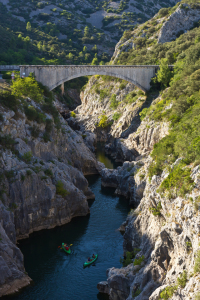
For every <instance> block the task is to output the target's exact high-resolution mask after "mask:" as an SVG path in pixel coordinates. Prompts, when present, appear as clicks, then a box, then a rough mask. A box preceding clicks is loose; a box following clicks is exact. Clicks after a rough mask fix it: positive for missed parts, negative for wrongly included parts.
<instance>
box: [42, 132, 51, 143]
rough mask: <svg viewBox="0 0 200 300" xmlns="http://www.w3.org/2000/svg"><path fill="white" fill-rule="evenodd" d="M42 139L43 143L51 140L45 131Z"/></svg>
mask: <svg viewBox="0 0 200 300" xmlns="http://www.w3.org/2000/svg"><path fill="white" fill-rule="evenodd" d="M43 140H44V142H45V143H47V142H49V141H50V140H51V138H50V135H49V133H48V132H47V131H45V132H44V134H43Z"/></svg>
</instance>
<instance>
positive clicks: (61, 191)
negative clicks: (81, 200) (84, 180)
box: [56, 180, 69, 197]
mask: <svg viewBox="0 0 200 300" xmlns="http://www.w3.org/2000/svg"><path fill="white" fill-rule="evenodd" d="M56 194H58V195H60V196H62V197H66V196H67V195H69V192H68V191H67V190H66V189H65V188H64V184H63V182H62V181H61V180H59V181H58V182H57V184H56Z"/></svg>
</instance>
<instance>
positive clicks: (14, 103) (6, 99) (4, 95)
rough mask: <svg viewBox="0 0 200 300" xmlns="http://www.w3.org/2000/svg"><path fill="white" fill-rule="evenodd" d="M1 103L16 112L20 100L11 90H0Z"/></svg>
mask: <svg viewBox="0 0 200 300" xmlns="http://www.w3.org/2000/svg"><path fill="white" fill-rule="evenodd" d="M0 103H1V104H2V105H3V106H5V107H8V108H9V109H12V110H13V111H14V112H16V111H17V109H18V107H19V101H18V100H17V98H16V96H14V95H12V94H11V92H10V91H5V90H0Z"/></svg>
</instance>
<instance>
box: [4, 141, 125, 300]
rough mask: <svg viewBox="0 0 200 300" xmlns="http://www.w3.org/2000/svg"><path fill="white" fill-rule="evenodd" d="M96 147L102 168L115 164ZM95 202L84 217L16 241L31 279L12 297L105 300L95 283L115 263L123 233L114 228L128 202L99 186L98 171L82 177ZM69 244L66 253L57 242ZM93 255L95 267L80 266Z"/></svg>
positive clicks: (33, 299)
mask: <svg viewBox="0 0 200 300" xmlns="http://www.w3.org/2000/svg"><path fill="white" fill-rule="evenodd" d="M102 149H103V147H101V146H100V147H98V150H97V153H96V154H97V159H98V160H99V161H101V162H104V163H105V165H106V167H108V168H115V167H116V165H115V164H114V163H113V161H112V160H111V159H110V158H108V157H107V156H106V155H105V153H104V152H103V150H102ZM87 179H88V181H89V185H90V188H91V189H92V191H93V193H94V194H95V196H96V198H95V200H89V206H90V215H88V216H86V217H78V218H74V219H73V220H72V221H71V222H70V223H68V224H66V225H63V226H61V227H56V228H54V229H50V230H42V231H39V232H35V233H33V234H31V235H30V237H29V238H28V239H25V240H22V241H20V243H19V247H20V249H21V251H22V252H23V254H24V262H25V268H26V271H27V272H28V274H29V276H30V277H31V278H32V279H33V283H32V285H30V286H29V287H27V288H25V289H23V290H22V292H20V293H19V294H18V295H15V296H12V297H9V298H11V299H12V300H13V299H15V300H36V299H37V300H55V299H56V300H57V299H59V300H60V299H67V300H95V299H99V300H106V299H108V297H107V296H106V295H103V294H100V293H98V290H97V283H98V282H99V281H103V280H106V270H107V269H108V268H110V267H120V266H121V265H120V263H119V260H120V257H121V256H122V254H123V248H122V244H123V237H122V235H121V234H120V232H119V231H117V228H119V226H120V225H121V224H122V222H124V221H125V219H126V217H127V214H128V211H129V205H128V202H127V201H126V200H125V199H124V198H120V197H118V196H116V195H115V194H114V190H113V189H110V188H102V187H101V178H100V176H99V175H92V176H87ZM62 242H67V243H70V244H73V246H72V249H73V254H71V255H67V254H66V253H64V252H63V250H59V249H58V246H59V245H61V243H62ZM93 253H94V254H96V253H98V260H97V261H96V263H95V266H93V265H91V266H90V267H87V268H85V269H84V268H83V263H84V262H85V261H86V259H87V257H88V256H90V255H92V254H93Z"/></svg>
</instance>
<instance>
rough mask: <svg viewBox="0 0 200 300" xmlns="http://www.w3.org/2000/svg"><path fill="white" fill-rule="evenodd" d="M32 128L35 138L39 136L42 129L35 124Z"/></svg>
mask: <svg viewBox="0 0 200 300" xmlns="http://www.w3.org/2000/svg"><path fill="white" fill-rule="evenodd" d="M30 130H31V135H32V136H33V137H34V138H38V136H39V134H40V129H39V128H38V127H37V126H35V125H33V127H30Z"/></svg>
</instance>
